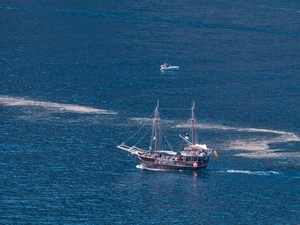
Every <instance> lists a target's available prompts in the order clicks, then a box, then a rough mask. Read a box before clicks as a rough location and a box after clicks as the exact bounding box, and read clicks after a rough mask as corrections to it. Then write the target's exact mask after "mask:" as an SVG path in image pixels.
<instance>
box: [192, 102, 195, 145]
mask: <svg viewBox="0 0 300 225" xmlns="http://www.w3.org/2000/svg"><path fill="white" fill-rule="evenodd" d="M194 109H195V101H193V107H192V145H194V144H195V114H194Z"/></svg>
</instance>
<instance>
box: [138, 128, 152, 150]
mask: <svg viewBox="0 0 300 225" xmlns="http://www.w3.org/2000/svg"><path fill="white" fill-rule="evenodd" d="M150 130H152V128H150V129H149V130H148V132H146V134H145V135H144V136H143V137H142V138H140V140H139V141H138V142H137V143H136V144H135V145H134V146H137V145H138V144H139V143H140V142H141V141H142V140H143V139H144V138H145V136H146V135H147V134H148V133H149V132H150Z"/></svg>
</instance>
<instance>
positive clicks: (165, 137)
mask: <svg viewBox="0 0 300 225" xmlns="http://www.w3.org/2000/svg"><path fill="white" fill-rule="evenodd" d="M160 132H161V134H162V136H163V137H164V139H165V140H166V142H167V145H168V146H169V148H170V150H172V151H173V148H172V146H171V145H170V142H169V141H168V139H167V136H166V135H165V133H164V131H163V130H162V129H161V128H160Z"/></svg>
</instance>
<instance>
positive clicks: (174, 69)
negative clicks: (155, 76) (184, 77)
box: [160, 63, 179, 71]
mask: <svg viewBox="0 0 300 225" xmlns="http://www.w3.org/2000/svg"><path fill="white" fill-rule="evenodd" d="M160 70H162V71H167V70H170V71H176V70H179V66H172V65H170V64H168V63H165V64H164V65H160Z"/></svg>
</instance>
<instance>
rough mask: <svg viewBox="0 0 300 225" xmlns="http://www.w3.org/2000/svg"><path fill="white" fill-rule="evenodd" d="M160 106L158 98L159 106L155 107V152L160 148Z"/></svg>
mask: <svg viewBox="0 0 300 225" xmlns="http://www.w3.org/2000/svg"><path fill="white" fill-rule="evenodd" d="M158 106H159V100H157V106H156V108H155V136H154V152H157V148H158V120H159V113H158Z"/></svg>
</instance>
